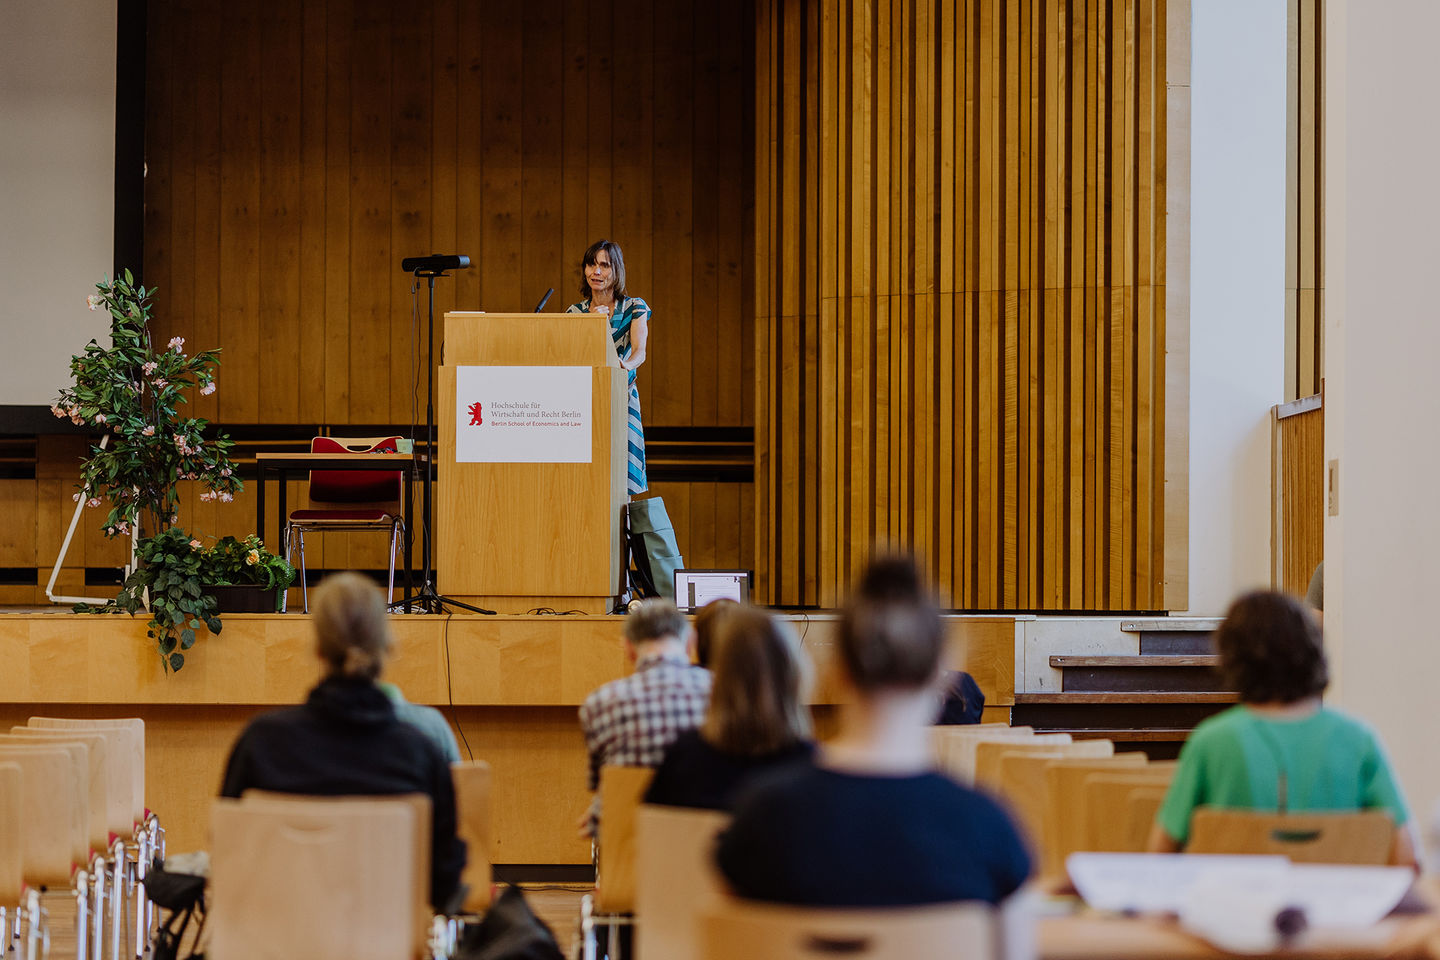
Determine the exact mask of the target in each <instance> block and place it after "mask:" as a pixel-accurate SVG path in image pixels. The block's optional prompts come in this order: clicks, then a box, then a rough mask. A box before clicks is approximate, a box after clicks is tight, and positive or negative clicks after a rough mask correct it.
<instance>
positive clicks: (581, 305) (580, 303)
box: [565, 300, 590, 313]
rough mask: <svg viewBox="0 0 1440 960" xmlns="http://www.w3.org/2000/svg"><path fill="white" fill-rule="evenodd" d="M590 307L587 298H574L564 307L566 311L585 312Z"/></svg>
mask: <svg viewBox="0 0 1440 960" xmlns="http://www.w3.org/2000/svg"><path fill="white" fill-rule="evenodd" d="M589 309H590V301H589V300H576V301H575V302H574V303H572V304H570V306H568V307H566V308H565V312H566V313H585V312H587V311H588V310H589Z"/></svg>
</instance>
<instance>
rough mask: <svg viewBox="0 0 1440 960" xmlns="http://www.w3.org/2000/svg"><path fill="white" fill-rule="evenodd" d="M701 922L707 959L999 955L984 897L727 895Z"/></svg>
mask: <svg viewBox="0 0 1440 960" xmlns="http://www.w3.org/2000/svg"><path fill="white" fill-rule="evenodd" d="M700 922H701V945H702V952H701V957H702V958H704V960H735V958H737V957H744V958H745V960H828V958H833V957H836V956H845V957H847V958H856V960H951V958H954V957H965V958H967V960H994V958H997V957H998V956H999V955H1000V943H999V940H1000V937H999V934H998V922H997V918H996V911H995V909H994V908H993V907H991V906H989V905H987V904H983V903H960V904H945V905H940V906H926V907H893V908H888V909H867V910H849V909H843V910H842V909H834V908H830V909H804V908H800V907H787V906H778V905H775V904H764V903H753V902H745V901H737V900H732V899H727V900H726V901H725V902H723V903H721V904H720V905H718V906H716V907H712V908H711V909H709V910H707V911H705V913H704V915H703V916H702V918H701V921H700ZM641 936H642V937H643V936H644V934H643V931H642V933H641Z"/></svg>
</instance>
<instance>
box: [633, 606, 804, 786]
mask: <svg viewBox="0 0 1440 960" xmlns="http://www.w3.org/2000/svg"><path fill="white" fill-rule="evenodd" d="M720 602H721V601H718V600H717V601H715V602H713V603H711V604H709V605H707V606H706V607H704V608H703V609H702V611H701V612H702V613H703V612H704V611H706V610H711V609H712V608H714V607H716V605H717V604H719V603H720ZM724 602H725V603H727V604H728V606H726V607H722V608H719V611H718V613H714V614H712V615H711V617H710V622H709V630H710V631H711V633H712V637H711V644H710V648H709V650H710V669H711V672H712V675H713V679H712V681H711V688H710V706H709V708H708V710H707V711H706V713H705V721H704V723H702V724H701V725H700V728H699V729H698V730H687V731H686V732H684V733H682V734H680V736H679V737H678V738H677V739H676V740H675V742H674V743H672V744H671V745H670V747H669V749H668V750H666V751H665V759H664V761H662V762H661V764H660V768H659V769H658V770H656V771H655V779H654V780H652V781H651V782H650V790H649V792H648V793H646V794H645V802H646V803H658V804H663V805H665V806H672V807H695V808H700V809H708V810H728V809H729V807H730V800H731V797H732V795H733V793H734V792H735V789H736V788H737V787H738V786H740V785H741V784H742V783H743V782H744V781H745V780H746V778H747V777H749V776H751V775H753V774H755V773H756V772H758V771H761V770H769V769H772V768H775V767H778V766H781V765H783V764H786V763H791V762H794V761H796V760H803V759H805V758H806V757H809V756H810V755H811V754H812V753H813V752H814V750H815V746H814V744H813V743H812V742H811V739H810V710H809V708H808V707H806V705H805V695H806V693H808V692H809V686H810V663H809V661H808V660H807V659H806V657H805V655H804V653H803V652H802V651H801V650H800V641H799V640H798V639H797V638H796V637H795V635H794V633H792V632H791V631H790V630H789V629H788V628H787V627H785V626H783V625H782V624H781V623H780V622H779V621H778V620H776V619H775V618H774V617H771V616H769V615H768V614H766V613H764V612H762V611H760V610H756V609H755V608H754V607H748V606H741V605H740V604H737V603H735V602H734V601H724ZM695 619H696V621H697V625H698V621H699V619H700V618H699V617H698V616H697V617H696V618H695ZM696 632H697V633H698V632H699V631H698V628H697V631H696Z"/></svg>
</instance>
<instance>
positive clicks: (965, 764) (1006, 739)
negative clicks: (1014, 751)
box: [948, 731, 1071, 787]
mask: <svg viewBox="0 0 1440 960" xmlns="http://www.w3.org/2000/svg"><path fill="white" fill-rule="evenodd" d="M988 743H1001V744H1005V743H1009V744H1020V743H1032V744H1060V743H1071V737H1070V734H1037V733H1031V734H1028V735H1018V737H1014V735H1004V734H1001V733H999V731H996V733H994V734H988V735H984V737H969V738H963V740H958V741H953V743H952V744H950V750H949V756H950V769H949V770H948V773H949V774H950V776H952V777H955V779H956V780H959V782H960V783H963V784H965V786H968V787H973V786H976V783H978V773H979V750H981V746H984V744H988Z"/></svg>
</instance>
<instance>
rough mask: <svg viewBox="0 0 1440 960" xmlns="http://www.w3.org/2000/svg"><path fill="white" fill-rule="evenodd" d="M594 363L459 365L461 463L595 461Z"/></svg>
mask: <svg viewBox="0 0 1440 960" xmlns="http://www.w3.org/2000/svg"><path fill="white" fill-rule="evenodd" d="M590 386H591V384H590V368H589V367H487V366H470V367H456V368H455V422H456V424H457V425H458V426H457V428H456V431H455V460H456V462H457V463H589V462H590V459H591V453H592V447H591V442H590V441H591V438H590V399H591V390H590Z"/></svg>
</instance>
